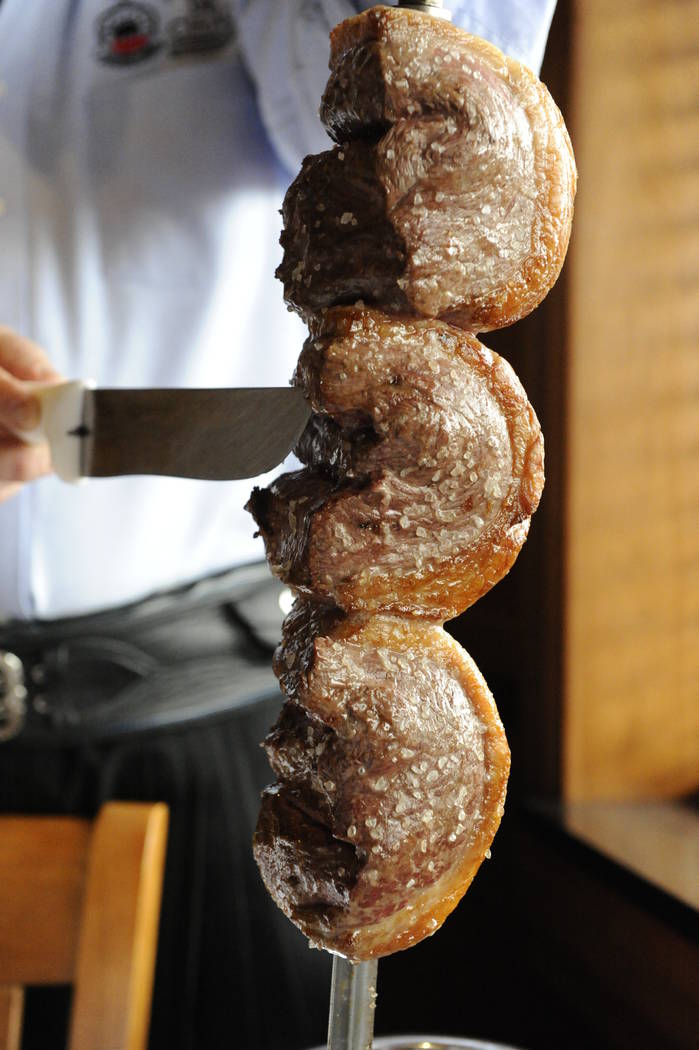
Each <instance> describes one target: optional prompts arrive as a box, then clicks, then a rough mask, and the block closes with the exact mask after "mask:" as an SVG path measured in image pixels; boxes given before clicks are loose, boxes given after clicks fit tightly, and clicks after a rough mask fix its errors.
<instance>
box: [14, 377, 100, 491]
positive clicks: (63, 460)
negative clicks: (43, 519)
mask: <svg viewBox="0 0 699 1050" xmlns="http://www.w3.org/2000/svg"><path fill="white" fill-rule="evenodd" d="M32 387H33V391H32V392H33V394H34V395H35V397H36V398H37V399H38V401H39V408H40V410H41V417H40V420H39V425H38V426H37V427H34V429H33V430H16V431H15V433H16V435H17V437H18V438H20V439H21V440H22V441H24V442H25V443H26V444H28V445H38V444H41V443H43V442H44V441H47V442H48V444H49V447H50V449H51V462H52V464H53V469H54V471H55V472H56V474H57V475H58V476H59V478H62V479H63V481H79V480H80V478H81V477H82V472H81V469H80V463H81V448H82V444H83V442H82V435H81V433H80V429H81V427H82V426H83V424H84V418H85V397H86V394H87V392H88V391H89V390H94V388H95V383H94V382H93V381H92V380H85V379H74V380H71V381H69V382H67V383H33V384H32Z"/></svg>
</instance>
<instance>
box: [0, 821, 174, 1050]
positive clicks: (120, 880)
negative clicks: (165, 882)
mask: <svg viewBox="0 0 699 1050" xmlns="http://www.w3.org/2000/svg"><path fill="white" fill-rule="evenodd" d="M167 822H168V810H167V806H165V805H164V804H163V803H156V804H153V805H150V804H147V805H143V804H140V803H121V802H113V803H109V804H107V805H105V806H104V807H103V809H102V810H101V811H100V813H99V815H98V816H97V819H96V820H95V821H94V822H91V821H88V820H80V819H75V818H69V817H18V816H7V817H0V1050H18V1048H19V1046H20V1032H21V1026H22V1012H23V1003H24V986H25V985H42V984H72V985H73V986H74V987H73V1002H72V1009H71V1019H70V1037H69V1042H68V1047H69V1050H145V1046H146V1041H147V1036H148V1024H149V1020H150V1004H151V993H152V986H153V971H154V967H155V951H156V944H157V937H158V919H159V915H160V899H161V890H162V879H163V868H164V863H165V844H166V840H167Z"/></svg>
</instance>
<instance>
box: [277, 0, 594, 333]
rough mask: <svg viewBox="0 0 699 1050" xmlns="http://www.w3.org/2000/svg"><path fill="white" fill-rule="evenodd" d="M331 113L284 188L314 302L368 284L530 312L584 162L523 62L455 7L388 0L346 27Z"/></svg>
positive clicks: (462, 318)
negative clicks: (454, 12)
mask: <svg viewBox="0 0 699 1050" xmlns="http://www.w3.org/2000/svg"><path fill="white" fill-rule="evenodd" d="M330 68H331V75H330V80H329V82H328V86H327V88H326V91H325V96H324V99H323V106H322V109H321V115H322V118H323V120H324V122H325V124H326V127H327V128H328V130H329V131H330V133H331V134H332V135H333V137H334V138H335V139H336V140H337V141H338V142H339V143H340V145H339V146H338V147H337V148H336V149H334V150H330V151H328V152H325V153H320V154H318V155H316V156H313V157H308V158H306V160H305V161H304V164H303V167H302V170H301V173H300V174H299V176H298V178H297V179H296V180H295V182H294V183H293V184H292V186H291V187H290V189H289V191H288V193H287V196H286V200H285V202H284V208H283V217H284V230H283V233H282V238H281V241H282V245H283V247H284V258H283V261H282V264H281V266H280V267H279V270H278V275H279V277H280V278H281V279H282V281H283V282H284V291H285V296H286V299H287V301H288V302H289V303H290V304H291V305H292V306H293V307H294V308H295V309H297V310H298V311H299V312H300V313H301V314H302V315H303V316H305V317H307V316H309V315H310V314H312V313H313V312H317V311H319V310H322V309H325V308H327V307H328V306H332V305H335V304H341V303H352V302H355V301H357V300H358V299H363V300H364V301H366V302H367V303H371V304H373V305H375V306H377V307H379V308H381V309H382V310H385V311H387V312H389V313H401V314H413V315H415V316H418V317H435V318H441V319H442V320H445V321H448V322H449V323H450V324H454V325H458V326H460V327H463V328H466V329H468V330H469V331H473V332H480V331H487V330H488V329H491V328H499V327H501V326H503V325H508V324H511V323H512V322H513V321H515V320H517V319H518V318H520V317H523V316H524V315H525V314H527V313H529V312H530V311H531V310H533V309H534V307H535V306H536V305H537V304H538V303H539V302H540V301H541V300H542V299H543V297H544V296H545V295H546V293H547V292H548V290H549V289H550V288H551V286H552V285H553V283H554V282H555V280H556V278H557V276H558V274H559V272H560V269H561V266H562V264H563V259H564V257H565V253H566V249H567V246H568V240H569V236H570V227H571V222H572V215H573V198H574V194H575V185H576V171H575V163H574V159H573V153H572V149H571V145H570V140H569V137H568V133H567V131H566V128H565V124H564V122H563V119H562V117H561V114H560V112H559V111H558V109H557V107H556V105H555V103H554V102H553V100H552V98H551V96H550V94H549V92H548V91H547V89H546V87H545V86H544V85H543V84H542V83H541V81H539V80H538V79H537V77H535V76H534V74H533V73H531V72H530V71H529V70H528V69H527V68H526V67H525V66H523V65H522V64H521V63H519V62H516V61H515V60H513V59H510V58H507V57H506V56H505V55H503V54H502V53H501V52H500V51H499V50H498V49H497V48H495V47H493V46H492V45H491V44H488V43H487V42H486V41H484V40H481V39H479V38H478V37H474V36H471V35H469V34H468V33H465V32H463V30H461V29H459V28H457V27H456V26H454V25H451V24H450V23H449V22H447V21H445V20H443V19H436V18H430V17H429V16H424V15H420V14H418V13H416V12H413V11H410V10H405V9H400V10H398V9H396V8H390V7H374V8H371V9H370V10H368V11H365V12H364V13H363V14H361V15H358V16H356V17H355V18H350V19H348V20H347V21H345V22H343V23H341V24H340V25H339V26H338V27H337V28H336V29H335V30H334V32H333V34H332V37H331V60H330Z"/></svg>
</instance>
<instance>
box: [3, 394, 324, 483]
mask: <svg viewBox="0 0 699 1050" xmlns="http://www.w3.org/2000/svg"><path fill="white" fill-rule="evenodd" d="M35 393H36V396H37V397H38V399H39V404H40V406H41V422H40V424H39V426H38V427H37V428H36V429H35V430H32V431H20V432H19V433H18V436H19V437H21V438H22V440H23V441H26V442H29V443H37V442H41V441H48V443H49V446H50V448H51V457H52V461H53V466H54V470H55V471H56V473H57V474H58V476H59V477H61V478H63V480H64V481H77V480H79V479H80V478H85V477H91V478H105V477H116V476H120V475H123V474H160V475H166V476H170V477H178V478H202V479H205V480H208V481H230V480H233V479H234V478H252V477H257V475H258V474H264V473H265V472H266V471H268V470H271V469H272V468H273V467H275V466H277V464H279V463H281V461H282V460H283V459H284V458H285V457H286V455H287V454H288V453H289V452H290V451H291V449H292V448H293V447H294V445H295V444H296V442H297V440H298V438H299V437H300V436H301V432H302V431H303V428H304V427H305V425H306V423H307V421H308V418H309V416H310V413H311V410H310V406H309V405H308V403H307V402H306V401H305V400H304V398H303V395H302V394H301V392H300V391H299V390H297V389H295V388H293V387H286V388H277V387H254V388H233V389H211V390H191V389H180V388H166V389H142V390H126V389H100V388H97V387H95V385H94V383H91V382H85V381H83V380H74V381H71V382H67V383H55V384H35Z"/></svg>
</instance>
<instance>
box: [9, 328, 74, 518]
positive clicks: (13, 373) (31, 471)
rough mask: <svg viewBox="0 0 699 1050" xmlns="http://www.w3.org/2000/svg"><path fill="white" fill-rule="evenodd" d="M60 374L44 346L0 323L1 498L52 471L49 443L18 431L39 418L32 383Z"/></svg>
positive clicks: (35, 422)
mask: <svg viewBox="0 0 699 1050" xmlns="http://www.w3.org/2000/svg"><path fill="white" fill-rule="evenodd" d="M60 378H61V377H60V375H59V374H58V372H56V370H55V369H54V367H53V365H52V364H51V362H50V361H49V359H48V357H47V356H46V354H45V353H44V351H43V350H42V349H41V347H39V346H37V345H36V343H32V342H31V341H30V340H29V339H25V338H24V337H23V336H21V335H18V334H17V333H16V332H13V331H12V330H11V329H10V328H3V327H0V502H2V501H3V500H6V499H8V498H9V497H10V496H13V495H14V494H15V493H16V492H17V491H18V489H20V488H21V487H22V485H23V484H24V483H25V482H27V481H33V480H34V479H35V478H40V477H42V475H44V474H48V473H50V471H51V456H50V453H49V447H48V445H46V444H42V445H26V444H24V442H23V441H21V440H20V439H19V438H18V437H16V435H15V431H16V430H31V429H32V428H33V427H35V426H37V424H38V422H39V416H40V408H39V402H38V400H37V398H36V397H35V396H34V395H33V393H32V389H31V386H30V385H29V384H30V383H33V382H37V381H38V382H44V383H45V382H51V380H54V379H55V380H59V379H60Z"/></svg>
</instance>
